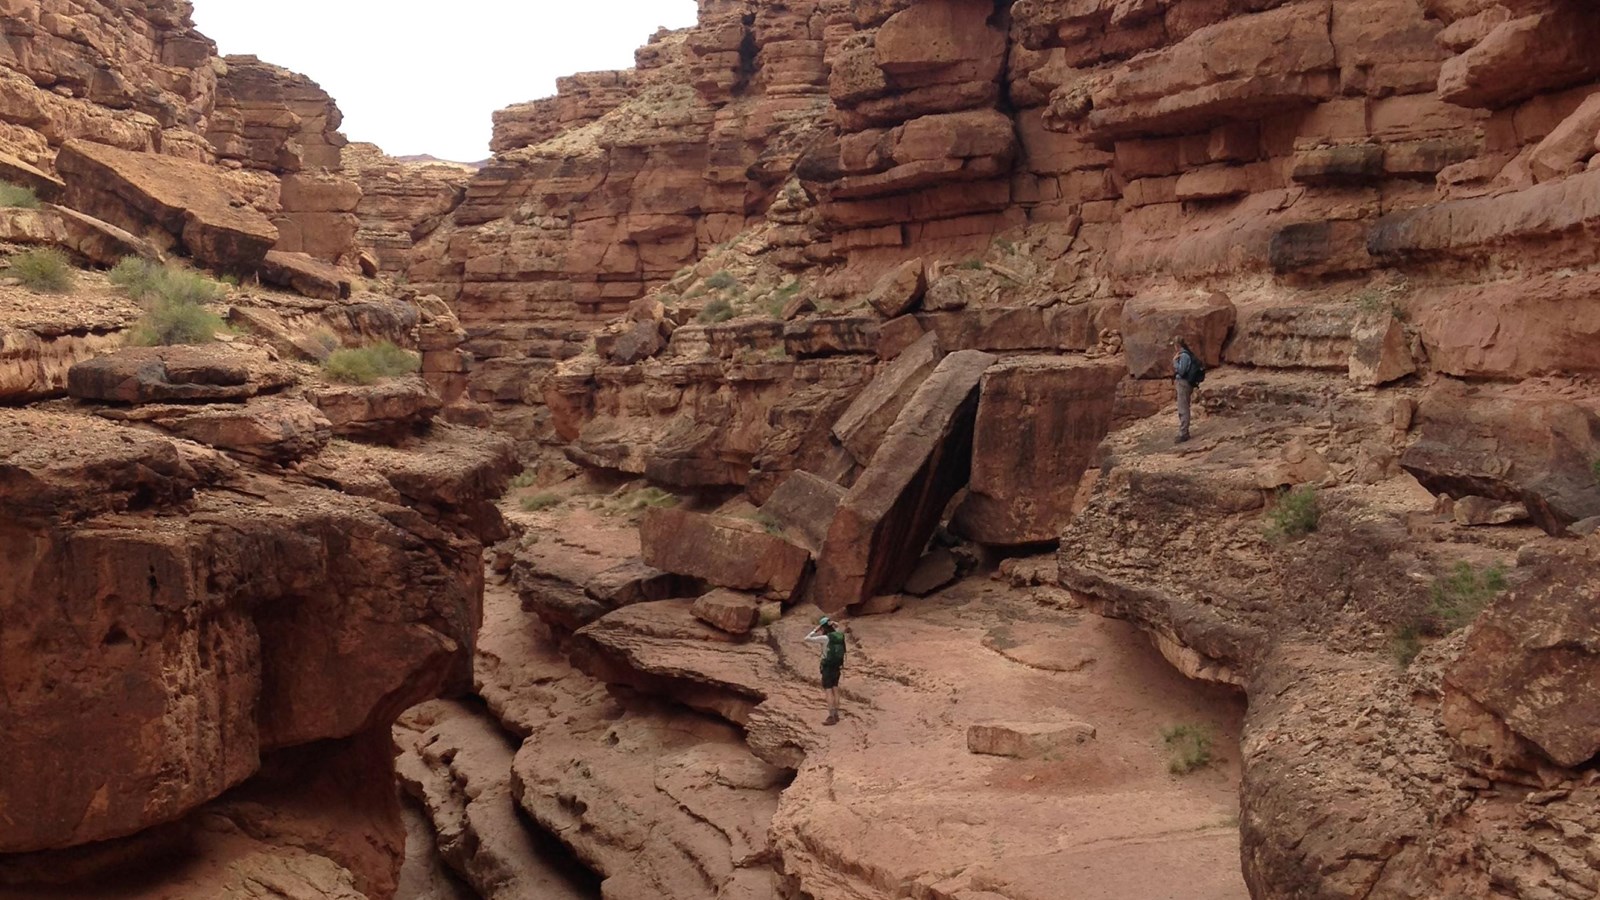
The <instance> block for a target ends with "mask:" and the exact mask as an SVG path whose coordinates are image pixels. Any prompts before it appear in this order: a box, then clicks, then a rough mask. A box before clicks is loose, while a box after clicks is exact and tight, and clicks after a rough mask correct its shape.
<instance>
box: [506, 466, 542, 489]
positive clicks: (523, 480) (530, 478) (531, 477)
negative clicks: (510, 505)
mask: <svg viewBox="0 0 1600 900" xmlns="http://www.w3.org/2000/svg"><path fill="white" fill-rule="evenodd" d="M538 480H539V476H538V475H536V474H534V472H533V470H531V469H530V470H528V471H526V472H523V473H521V474H520V475H518V476H517V477H515V478H513V479H511V489H512V490H518V491H520V490H522V489H523V488H531V487H533V485H534V483H535V482H537V481H538Z"/></svg>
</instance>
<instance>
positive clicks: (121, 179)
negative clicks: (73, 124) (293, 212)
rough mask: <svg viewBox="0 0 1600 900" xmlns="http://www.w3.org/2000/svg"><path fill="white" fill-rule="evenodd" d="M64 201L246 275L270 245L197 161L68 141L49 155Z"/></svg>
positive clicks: (259, 225)
mask: <svg viewBox="0 0 1600 900" xmlns="http://www.w3.org/2000/svg"><path fill="white" fill-rule="evenodd" d="M56 168H57V169H58V170H59V171H60V172H61V177H62V178H63V179H64V180H65V181H66V183H67V193H66V198H67V203H68V204H70V205H71V206H72V207H74V208H75V209H80V210H83V211H84V212H86V213H88V214H89V215H92V216H94V217H96V218H99V219H104V220H105V221H107V222H110V223H111V224H113V225H117V226H120V227H122V228H126V229H127V230H129V231H131V232H133V233H135V234H138V235H141V236H143V237H146V238H149V239H150V240H152V241H155V242H156V243H158V244H160V245H163V246H166V247H172V246H179V245H181V246H182V247H183V248H184V249H185V250H186V251H188V253H189V255H190V256H192V257H194V258H195V259H196V260H197V261H199V262H201V263H204V264H206V265H208V266H214V267H216V268H219V269H226V270H229V271H235V272H253V271H255V269H256V267H257V266H259V265H260V264H261V261H262V259H264V258H265V257H266V255H267V251H268V250H271V249H272V246H273V245H274V244H276V243H277V241H278V229H276V228H274V227H273V225H272V222H271V221H269V220H268V219H267V217H266V216H264V215H262V214H261V213H259V212H257V211H256V210H254V209H252V208H250V207H248V206H245V205H243V204H235V203H233V202H232V192H231V191H230V190H229V185H228V184H227V183H226V182H225V181H224V179H223V177H222V175H221V171H220V170H218V169H215V168H212V167H211V166H207V165H204V164H202V163H197V162H191V161H189V160H184V159H177V158H174V157H171V156H158V155H156V154H154V153H130V152H128V151H126V150H118V149H117V148H115V147H108V146H106V145H104V144H95V143H91V142H89V141H68V142H67V143H66V144H65V145H63V146H62V148H61V152H60V154H59V155H58V156H57V157H56Z"/></svg>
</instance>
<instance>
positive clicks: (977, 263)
mask: <svg viewBox="0 0 1600 900" xmlns="http://www.w3.org/2000/svg"><path fill="white" fill-rule="evenodd" d="M956 268H958V269H966V270H967V271H969V272H975V271H977V270H978V269H981V268H983V260H981V259H964V260H962V261H961V262H958V263H956Z"/></svg>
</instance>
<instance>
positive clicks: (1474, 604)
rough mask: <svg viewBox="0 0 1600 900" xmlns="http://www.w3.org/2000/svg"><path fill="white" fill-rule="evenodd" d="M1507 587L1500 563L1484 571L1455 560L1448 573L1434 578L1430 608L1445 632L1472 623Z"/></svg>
mask: <svg viewBox="0 0 1600 900" xmlns="http://www.w3.org/2000/svg"><path fill="white" fill-rule="evenodd" d="M1505 589H1506V573H1505V570H1504V569H1502V568H1501V567H1499V566H1490V567H1488V568H1487V569H1484V570H1483V571H1481V572H1480V571H1479V570H1477V569H1476V568H1473V566H1472V564H1471V563H1466V562H1458V563H1456V567H1455V568H1454V569H1452V570H1451V571H1450V574H1449V575H1446V576H1444V577H1442V578H1436V579H1434V582H1433V588H1432V589H1431V591H1430V592H1429V594H1430V598H1429V604H1428V607H1429V610H1430V611H1431V612H1432V613H1433V615H1434V617H1435V618H1437V619H1438V621H1439V624H1440V626H1442V627H1443V629H1444V631H1445V632H1446V633H1448V632H1451V631H1455V630H1456V629H1458V628H1462V627H1464V626H1466V625H1469V624H1471V623H1472V620H1473V619H1476V618H1477V617H1478V613H1480V612H1483V608H1484V607H1486V606H1488V605H1489V603H1490V601H1492V600H1494V598H1495V597H1497V596H1499V595H1500V592H1501V591H1503V590H1505Z"/></svg>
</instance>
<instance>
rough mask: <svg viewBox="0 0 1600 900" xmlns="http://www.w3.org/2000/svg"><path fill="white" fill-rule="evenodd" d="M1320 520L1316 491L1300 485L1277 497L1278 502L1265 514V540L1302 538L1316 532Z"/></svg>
mask: <svg viewBox="0 0 1600 900" xmlns="http://www.w3.org/2000/svg"><path fill="white" fill-rule="evenodd" d="M1321 520H1322V505H1321V503H1320V501H1318V499H1317V489H1316V488H1314V487H1312V486H1310V485H1308V484H1307V485H1301V486H1300V487H1297V488H1295V489H1294V490H1292V491H1288V492H1285V493H1282V494H1279V495H1278V502H1277V503H1275V504H1273V506H1272V509H1271V510H1269V511H1268V512H1267V538H1268V539H1269V540H1273V541H1286V540H1291V539H1293V538H1297V537H1304V536H1306V535H1308V534H1310V533H1311V532H1313V531H1316V530H1317V523H1318V522H1320V521H1321Z"/></svg>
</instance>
